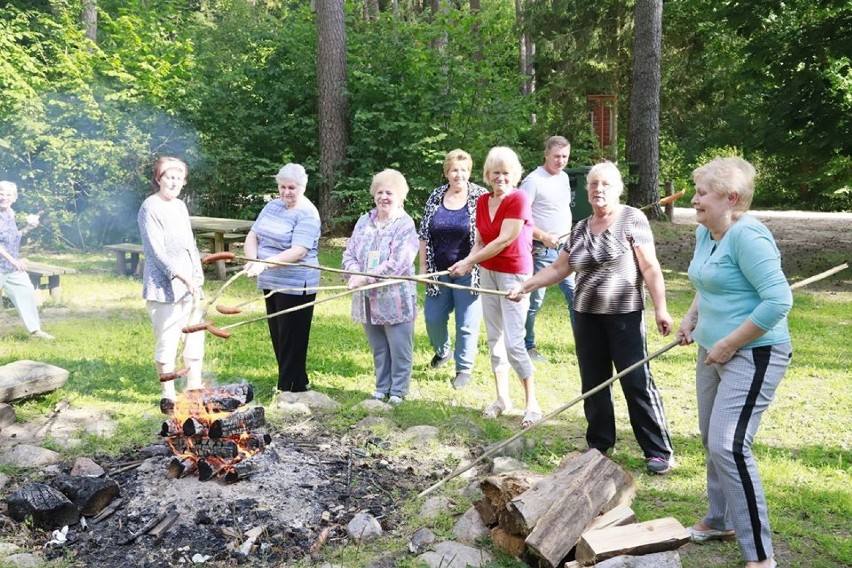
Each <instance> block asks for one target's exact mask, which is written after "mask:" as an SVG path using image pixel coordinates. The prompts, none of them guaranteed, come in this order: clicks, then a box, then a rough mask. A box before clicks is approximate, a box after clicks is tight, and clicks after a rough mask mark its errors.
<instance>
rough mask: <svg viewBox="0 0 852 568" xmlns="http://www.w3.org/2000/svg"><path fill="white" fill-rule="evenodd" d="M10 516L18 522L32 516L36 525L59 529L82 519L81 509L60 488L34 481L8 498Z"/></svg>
mask: <svg viewBox="0 0 852 568" xmlns="http://www.w3.org/2000/svg"><path fill="white" fill-rule="evenodd" d="M6 504H7V506H8V512H9V516H10V517H12V518H13V519H14V520H16V521H18V522H22V521H24V520H25V519H26V518H27V517H32V519H33V522H34V523H35V524H36V526H39V527H41V528H45V529H58V528H61V527H63V526H65V525H73V524H75V523H77V522H78V521H79V520H80V511H79V510H78V509H77V506H76V505H74V503H72V502H71V501H70V500H69V499H68V498H67V497H66V496H65V495H63V494H62V492H61V491H59V490H58V489H54V488H53V487H51V486H49V485H45V484H44V483H32V484H30V485H26V486H24V487H22V488H21V489H20V490H18V491H16V492H14V493H12V494H11V495H9V497H7V498H6Z"/></svg>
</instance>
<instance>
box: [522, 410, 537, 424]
mask: <svg viewBox="0 0 852 568" xmlns="http://www.w3.org/2000/svg"><path fill="white" fill-rule="evenodd" d="M539 420H541V411H539V410H527V411H526V412H524V419H523V420H522V421H521V427H522V428H529V427H530V426H532V425H533V424H535V423H536V422H538V421H539Z"/></svg>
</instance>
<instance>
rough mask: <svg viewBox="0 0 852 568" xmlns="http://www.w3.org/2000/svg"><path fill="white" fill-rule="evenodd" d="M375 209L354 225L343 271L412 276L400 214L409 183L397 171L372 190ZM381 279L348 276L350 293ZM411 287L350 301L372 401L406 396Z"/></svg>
mask: <svg viewBox="0 0 852 568" xmlns="http://www.w3.org/2000/svg"><path fill="white" fill-rule="evenodd" d="M370 193H371V194H372V195H373V200H374V201H375V204H376V208H375V209H373V210H371V211H370V212H369V213H365V214H364V215H362V216H361V218H360V219H358V222H357V223H356V224H355V229H354V230H353V231H352V237H351V238H350V239H349V242H348V243H347V245H346V250H345V251H344V252H343V268H344V270H351V271H353V272H369V273H371V274H387V275H399V276H413V275H414V257H415V256H416V255H417V231H416V229H415V227H414V221H413V220H412V219H411V217H410V216H409V215H408V213H406V212H405V210H404V209H403V202H404V201H405V197H406V196H407V195H408V183H407V182H406V181H405V177H404V176H403V175H402V174H401V173H399V172H398V171H396V170H391V169H388V170H384V171H382V172H379V173H377V174H376V175H375V176H373V181H372V183H371V184H370ZM378 281H379V279H377V278H372V277H368V276H358V275H352V276H350V277H349V288H350V289H353V290H354V289H356V288H361V287H362V286H365V285H367V284H373V283H375V282H378ZM416 294H417V290H416V288H415V284H414V282H410V281H408V282H399V283H396V284H391V285H389V286H383V287H379V288H373V289H371V290H367V291H365V292H356V293H355V294H353V295H352V319H353V321H355V322H358V323H360V324H362V325H363V326H364V332H365V333H366V334H367V341H369V343H370V348H371V349H372V351H373V362H374V364H375V365H376V391H375V393H374V394H373V398H376V399H378V400H384V399H385V398H386V397H387V398H388V402H389V403H390V404H394V405H396V404H399V403H401V402H402V401H403V399H404V398H405V396H406V395H407V394H408V385H409V383H410V381H411V368H412V365H413V363H414V319H415V317H416V316H417V296H416Z"/></svg>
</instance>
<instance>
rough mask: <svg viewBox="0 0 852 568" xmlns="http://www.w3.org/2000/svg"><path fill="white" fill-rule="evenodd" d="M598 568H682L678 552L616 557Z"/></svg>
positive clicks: (600, 564) (600, 563)
mask: <svg viewBox="0 0 852 568" xmlns="http://www.w3.org/2000/svg"><path fill="white" fill-rule="evenodd" d="M595 566H596V567H597V568H681V563H680V555H679V554H678V553H677V550H667V551H665V552H657V553H655V554H643V555H642V556H616V557H614V558H610V559H609V560H604V561H602V562H598V563H597V564H595Z"/></svg>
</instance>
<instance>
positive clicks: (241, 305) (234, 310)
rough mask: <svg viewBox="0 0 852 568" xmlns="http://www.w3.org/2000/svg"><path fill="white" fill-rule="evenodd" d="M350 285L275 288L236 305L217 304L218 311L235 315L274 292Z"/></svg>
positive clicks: (320, 289)
mask: <svg viewBox="0 0 852 568" xmlns="http://www.w3.org/2000/svg"><path fill="white" fill-rule="evenodd" d="M348 289H349V286H346V285H340V286H306V287H304V288H277V289H275V290H270V291H269V292H267V293H266V294H264V295H263V296H261V297H259V298H254V299H252V300H246V301H245V302H242V303H239V304H237V305H236V306H223V305H222V304H217V305H216V311H217V312H219V313H220V314H224V315H235V314H241V313H243V308H244V307H246V306H248V305H249V304H254V303H255V302H259V301H261V300H265V299H267V298H269V297H270V296H272V295H273V294H280V293H283V292H300V291H302V290H313V291H314V292H325V291H329V290H348Z"/></svg>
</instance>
